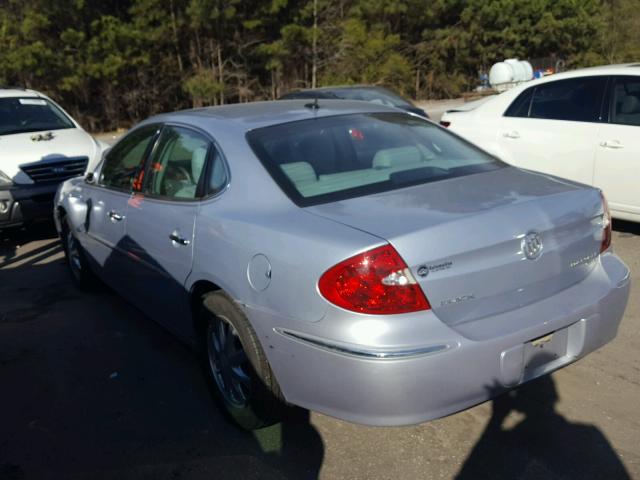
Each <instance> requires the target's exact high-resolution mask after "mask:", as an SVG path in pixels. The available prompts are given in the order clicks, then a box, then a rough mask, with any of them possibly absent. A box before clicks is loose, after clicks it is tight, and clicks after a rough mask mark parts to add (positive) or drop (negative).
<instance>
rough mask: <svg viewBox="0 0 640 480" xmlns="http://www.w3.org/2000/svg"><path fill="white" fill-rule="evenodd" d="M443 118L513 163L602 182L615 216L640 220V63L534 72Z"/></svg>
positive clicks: (483, 146)
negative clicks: (532, 77) (530, 77)
mask: <svg viewBox="0 0 640 480" xmlns="http://www.w3.org/2000/svg"><path fill="white" fill-rule="evenodd" d="M441 124H442V125H444V126H448V127H449V128H450V129H451V130H452V131H453V132H455V133H457V134H459V135H461V136H462V137H464V138H466V139H468V140H469V141H471V142H473V143H475V144H477V145H479V146H480V147H482V148H484V149H485V150H487V151H488V152H490V153H492V154H494V155H496V156H498V157H499V158H501V159H502V160H504V161H506V162H507V163H511V164H513V165H516V166H519V167H523V168H527V169H531V170H537V171H541V172H544V173H550V174H553V175H557V176H559V177H564V178H568V179H570V180H575V181H577V182H581V183H584V184H588V185H594V186H597V187H599V188H601V189H602V190H603V191H604V193H605V194H606V196H607V199H608V200H609V206H610V208H611V214H612V215H613V216H614V217H616V218H620V219H625V220H631V221H635V222H638V221H640V64H628V65H611V66H605V67H594V68H588V69H583V70H575V71H572V72H566V73H561V74H557V75H552V76H549V77H545V78H543V79H540V80H533V81H531V82H527V83H525V84H523V85H520V86H518V87H516V88H514V89H512V90H509V91H507V92H504V93H502V94H500V95H496V96H494V97H491V98H489V99H488V100H486V101H484V102H479V103H478V104H476V106H475V108H473V106H471V108H469V107H467V108H465V109H464V111H455V110H451V111H448V112H447V113H445V115H444V116H443V117H442V119H441Z"/></svg>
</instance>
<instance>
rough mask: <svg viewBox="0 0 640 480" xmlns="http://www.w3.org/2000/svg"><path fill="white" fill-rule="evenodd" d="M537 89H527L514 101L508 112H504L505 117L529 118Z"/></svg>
mask: <svg viewBox="0 0 640 480" xmlns="http://www.w3.org/2000/svg"><path fill="white" fill-rule="evenodd" d="M534 90H535V87H531V88H527V89H526V90H525V91H524V92H522V93H521V94H520V95H518V97H517V98H516V99H515V100H514V101H513V103H512V104H511V105H509V108H507V111H506V112H504V116H505V117H524V118H526V117H528V116H529V107H530V106H531V98H532V97H533V91H534Z"/></svg>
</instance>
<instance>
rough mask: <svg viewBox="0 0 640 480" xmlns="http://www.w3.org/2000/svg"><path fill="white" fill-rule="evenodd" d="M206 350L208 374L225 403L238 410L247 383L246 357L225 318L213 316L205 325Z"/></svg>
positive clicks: (245, 396)
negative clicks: (209, 372)
mask: <svg viewBox="0 0 640 480" xmlns="http://www.w3.org/2000/svg"><path fill="white" fill-rule="evenodd" d="M207 351H208V354H209V366H210V367H211V374H212V375H213V379H214V380H215V382H216V385H217V386H218V389H219V390H220V392H221V393H222V395H223V396H224V398H225V400H226V401H227V402H228V403H230V404H232V405H235V406H238V407H244V406H246V405H247V402H248V400H249V394H250V383H251V379H250V378H249V375H248V373H247V372H248V367H249V364H248V359H247V354H246V353H245V351H244V348H242V343H240V337H239V336H238V332H237V331H236V329H235V328H234V327H233V325H231V323H230V322H229V321H228V320H227V319H226V318H225V317H222V316H216V317H214V320H213V321H212V322H211V323H210V324H209V327H208V329H207Z"/></svg>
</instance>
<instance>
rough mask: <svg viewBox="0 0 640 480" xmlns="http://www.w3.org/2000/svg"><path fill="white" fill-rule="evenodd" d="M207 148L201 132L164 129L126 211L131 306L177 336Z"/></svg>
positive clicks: (207, 141) (186, 309) (209, 148)
mask: <svg viewBox="0 0 640 480" xmlns="http://www.w3.org/2000/svg"><path fill="white" fill-rule="evenodd" d="M212 149H213V144H212V141H211V140H210V139H209V138H208V137H207V136H206V135H204V134H203V133H201V132H199V131H195V130H192V129H190V128H185V127H181V126H173V125H165V126H164V127H163V129H162V132H161V134H160V137H159V139H158V142H157V144H156V146H155V148H154V151H153V153H152V155H151V157H150V159H149V161H148V162H147V166H146V170H145V175H144V177H145V178H144V185H143V188H142V189H141V191H140V192H137V193H135V194H134V196H133V198H132V199H131V201H130V202H129V209H128V212H127V238H126V244H125V249H126V252H127V258H128V260H129V262H130V267H131V268H130V269H129V271H130V272H131V275H132V278H133V281H134V288H133V290H132V292H133V293H134V294H135V299H134V301H135V302H136V303H138V304H141V305H142V306H143V308H144V310H145V312H147V313H148V314H149V315H151V316H152V317H153V318H155V319H156V320H157V321H159V322H160V323H162V324H164V325H165V326H166V327H167V328H169V329H170V330H172V331H174V332H175V333H177V334H178V335H182V334H183V333H184V329H183V327H184V326H183V325H181V322H184V321H185V314H186V313H187V312H189V303H188V295H187V292H186V291H185V290H184V284H185V281H186V279H187V276H188V275H189V273H190V272H191V268H192V260H193V244H194V238H193V232H194V228H195V220H196V216H197V213H198V209H199V205H200V203H199V200H200V199H201V198H202V196H203V194H204V190H203V188H204V176H205V175H204V173H205V170H206V164H207V159H208V158H209V155H210V154H211V151H212ZM188 327H189V328H190V327H191V325H188Z"/></svg>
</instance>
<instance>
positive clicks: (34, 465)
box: [0, 232, 324, 480]
mask: <svg viewBox="0 0 640 480" xmlns="http://www.w3.org/2000/svg"><path fill="white" fill-rule="evenodd" d="M32 233H33V232H32ZM50 233H51V232H49V236H48V237H47V235H44V234H43V235H42V237H43V238H40V239H41V240H43V242H44V244H43V245H42V246H40V247H38V248H36V249H35V250H36V251H29V252H25V253H22V252H21V251H20V250H21V249H20V248H17V247H18V245H21V242H23V240H25V239H26V238H27V237H25V236H23V235H29V234H27V233H14V235H15V237H13V239H14V240H6V241H3V251H4V252H15V253H14V254H13V256H11V255H9V256H5V257H4V260H2V261H0V263H2V264H3V266H0V278H2V279H3V281H2V282H0V384H1V385H2V392H4V393H3V394H2V400H1V401H0V402H1V404H2V408H1V409H0V425H2V428H0V478H9V479H21V478H55V479H57V478H71V479H74V478H77V479H86V478H92V479H101V478H119V479H120V478H124V479H126V478H132V479H133V478H135V479H139V478H149V479H163V478H172V479H174V478H190V479H191V478H195V479H199V478H207V479H208V478H216V479H234V480H235V479H238V478H241V479H263V478H264V479H313V478H317V477H318V474H319V471H320V468H321V465H322V461H323V457H324V446H323V443H322V440H321V438H320V435H319V433H318V432H317V430H316V429H315V427H314V426H313V425H312V424H311V423H310V418H309V413H308V412H306V411H301V410H297V409H295V410H293V411H292V413H291V414H290V415H289V417H288V418H287V420H286V421H285V422H283V423H280V424H277V425H274V426H271V427H268V428H264V429H262V430H258V431H256V432H244V431H242V430H240V429H238V428H237V427H235V426H234V425H232V424H231V423H229V421H228V420H227V419H226V417H224V416H223V415H222V413H221V412H220V410H219V409H218V408H217V407H216V405H215V404H214V403H213V402H212V399H211V395H210V391H209V386H208V385H207V382H206V380H205V378H204V375H203V374H202V371H201V369H200V365H199V363H198V361H197V359H196V355H194V353H193V351H192V350H191V349H190V348H187V347H186V346H185V345H184V344H183V343H181V342H180V341H178V340H176V339H175V337H173V336H172V335H171V334H169V333H168V332H167V331H166V330H164V329H163V328H162V327H160V326H159V325H158V324H156V323H155V322H153V321H152V320H150V319H149V318H147V317H146V316H145V315H144V314H142V313H141V312H140V311H139V310H138V309H136V308H135V307H133V306H132V305H130V304H128V303H127V302H125V301H124V300H122V299H121V298H120V297H119V296H117V295H115V294H114V293H112V292H111V291H110V290H109V289H106V288H104V289H100V290H98V291H97V292H95V293H91V294H84V293H81V292H79V291H78V290H76V289H75V287H73V285H72V283H71V280H70V275H69V273H68V272H67V267H66V265H65V264H64V262H63V260H62V254H61V253H60V250H59V247H57V245H58V241H57V239H55V238H52V236H51V235H50ZM12 245H13V247H12ZM4 255H6V253H5V254H4ZM7 392H9V395H6V393H7Z"/></svg>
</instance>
